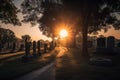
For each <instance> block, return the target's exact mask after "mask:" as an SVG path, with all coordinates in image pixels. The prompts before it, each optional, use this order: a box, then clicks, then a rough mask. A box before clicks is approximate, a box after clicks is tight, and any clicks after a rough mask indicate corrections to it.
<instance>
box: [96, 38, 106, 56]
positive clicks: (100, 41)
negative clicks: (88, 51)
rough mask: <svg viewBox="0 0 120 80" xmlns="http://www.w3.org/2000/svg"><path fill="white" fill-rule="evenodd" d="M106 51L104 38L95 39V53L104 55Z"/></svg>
mask: <svg viewBox="0 0 120 80" xmlns="http://www.w3.org/2000/svg"><path fill="white" fill-rule="evenodd" d="M105 50H106V38H105V37H100V38H97V48H96V53H100V54H102V53H104V52H105Z"/></svg>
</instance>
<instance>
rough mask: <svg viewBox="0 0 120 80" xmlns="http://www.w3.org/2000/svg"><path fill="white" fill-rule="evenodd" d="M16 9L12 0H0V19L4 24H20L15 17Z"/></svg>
mask: <svg viewBox="0 0 120 80" xmlns="http://www.w3.org/2000/svg"><path fill="white" fill-rule="evenodd" d="M17 13H18V9H17V8H16V6H15V5H14V3H13V0H0V21H1V22H2V23H5V24H8V23H10V24H13V25H21V23H20V21H19V19H18V17H17Z"/></svg>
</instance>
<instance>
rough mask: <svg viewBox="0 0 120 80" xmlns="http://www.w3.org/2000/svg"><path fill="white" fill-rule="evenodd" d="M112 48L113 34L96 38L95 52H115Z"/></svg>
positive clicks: (113, 43)
mask: <svg viewBox="0 0 120 80" xmlns="http://www.w3.org/2000/svg"><path fill="white" fill-rule="evenodd" d="M114 48H115V38H114V37H113V36H109V37H107V38H105V37H100V38H97V48H96V53H100V54H105V53H107V54H114V53H115V51H114Z"/></svg>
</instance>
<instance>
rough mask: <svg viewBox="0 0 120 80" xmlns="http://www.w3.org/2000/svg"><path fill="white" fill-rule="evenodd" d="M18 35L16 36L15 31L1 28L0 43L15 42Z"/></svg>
mask: <svg viewBox="0 0 120 80" xmlns="http://www.w3.org/2000/svg"><path fill="white" fill-rule="evenodd" d="M16 40H17V37H16V36H15V34H14V32H13V31H11V30H10V29H4V28H0V44H1V45H3V46H4V45H5V44H7V43H8V44H9V43H12V42H15V41H16Z"/></svg>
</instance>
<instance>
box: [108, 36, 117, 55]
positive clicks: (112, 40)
mask: <svg viewBox="0 0 120 80" xmlns="http://www.w3.org/2000/svg"><path fill="white" fill-rule="evenodd" d="M114 47H115V38H114V37H113V36H109V37H108V38H107V52H108V53H109V54H110V53H114Z"/></svg>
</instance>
